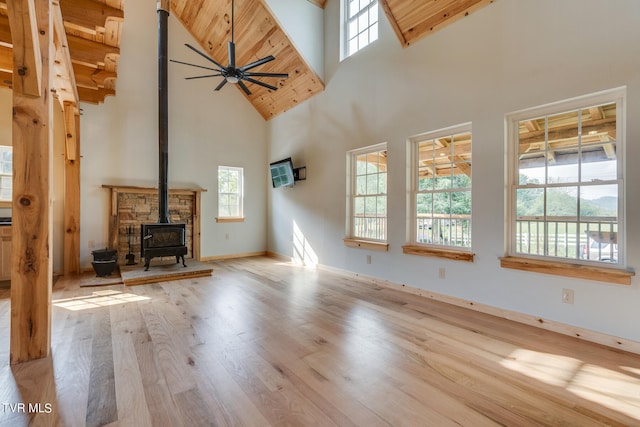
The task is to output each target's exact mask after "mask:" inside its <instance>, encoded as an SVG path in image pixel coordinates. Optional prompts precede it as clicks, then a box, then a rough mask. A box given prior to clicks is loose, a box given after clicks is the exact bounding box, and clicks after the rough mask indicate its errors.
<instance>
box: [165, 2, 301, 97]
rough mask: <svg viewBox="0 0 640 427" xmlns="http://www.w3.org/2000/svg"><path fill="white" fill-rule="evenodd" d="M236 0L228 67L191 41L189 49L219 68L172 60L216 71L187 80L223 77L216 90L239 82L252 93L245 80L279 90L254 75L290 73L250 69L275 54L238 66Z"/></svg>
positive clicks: (268, 60)
mask: <svg viewBox="0 0 640 427" xmlns="http://www.w3.org/2000/svg"><path fill="white" fill-rule="evenodd" d="M234 30H235V28H234V0H231V41H229V42H228V52H229V65H227V66H226V67H225V66H223V65H221V64H220V63H219V62H217V61H216V60H215V59H213V58H211V57H210V56H209V55H207V54H206V53H204V52H201V51H200V50H198V49H196V48H195V47H193V46H191V45H190V44H189V43H185V46H187V47H188V48H189V49H191V50H192V51H194V52H195V53H197V54H198V55H200V56H202V57H203V58H205V59H206V60H208V61H210V62H213V63H214V64H215V65H216V67H218V68H211V67H205V66H202V65H196V64H190V63H188V62H182V61H176V60H173V59H171V62H176V63H178V64H183V65H189V66H191V67H197V68H204V69H205V70H212V71H216V73H215V74H207V75H204V76H195V77H186V79H185V80H192V79H204V78H208V77H223V79H222V81H221V82H220V84H219V85H218V86H217V87H216V88H215V90H220V89H222V87H223V86H224V85H226V84H227V83H233V84H237V85H238V86H240V88H241V89H242V90H243V91H244V93H246V94H247V95H251V91H250V90H249V88H248V87H247V85H246V84H244V81H247V82H250V83H254V84H257V85H259V86H262V87H266V88H267V89H271V90H278V88H277V87H275V86H273V85H270V84H267V83H264V82H261V81H259V80H256V79H255V78H254V77H276V78H283V79H284V78H287V77H289V74H287V73H261V72H254V71H249V70H252V69H254V68H256V67H259V66H260V65H262V64H266V63H267V62H270V61H273V60H274V59H276V58H275V57H274V56H273V55H269V56H266V57H264V58H262V59H258V60H257V61H254V62H252V63H250V64H247V65H245V66H243V67H238V66H236V45H235V43H234Z"/></svg>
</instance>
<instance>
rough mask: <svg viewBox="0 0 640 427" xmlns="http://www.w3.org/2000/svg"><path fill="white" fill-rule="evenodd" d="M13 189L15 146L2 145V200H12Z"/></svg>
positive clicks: (0, 158)
mask: <svg viewBox="0 0 640 427" xmlns="http://www.w3.org/2000/svg"><path fill="white" fill-rule="evenodd" d="M12 189H13V147H10V146H6V145H0V202H11V199H12Z"/></svg>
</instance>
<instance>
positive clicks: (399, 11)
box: [0, 0, 493, 119]
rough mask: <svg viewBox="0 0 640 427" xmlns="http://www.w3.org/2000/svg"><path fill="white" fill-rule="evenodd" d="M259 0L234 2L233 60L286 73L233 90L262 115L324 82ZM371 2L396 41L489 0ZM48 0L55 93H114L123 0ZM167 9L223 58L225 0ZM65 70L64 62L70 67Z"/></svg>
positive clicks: (177, 2)
mask: <svg viewBox="0 0 640 427" xmlns="http://www.w3.org/2000/svg"><path fill="white" fill-rule="evenodd" d="M7 1H12V0H0V86H4V87H9V88H11V87H12V85H13V82H12V77H13V76H12V70H13V55H12V41H11V31H10V27H9V18H8V16H7ZM266 1H267V0H236V1H235V7H236V11H235V24H236V25H235V43H236V57H237V63H238V64H248V63H250V62H253V61H256V60H258V59H260V58H263V57H265V56H268V55H273V56H275V58H276V60H274V61H271V62H269V63H267V64H264V65H262V66H260V67H259V68H257V69H256V70H255V71H261V72H271V73H288V74H289V78H287V79H277V80H275V81H274V79H271V78H269V79H264V81H265V82H267V83H270V84H273V85H274V86H277V87H278V90H277V91H272V90H269V89H267V88H264V87H261V86H257V85H255V84H249V88H250V90H251V92H252V94H251V95H248V96H247V95H245V94H244V92H242V91H240V93H242V94H243V95H244V96H246V97H247V99H248V100H249V101H250V102H251V103H252V104H253V106H254V108H255V109H256V110H257V111H258V112H259V113H260V115H262V117H264V118H265V119H270V118H272V117H275V116H276V115H278V114H280V113H282V112H284V111H287V110H289V109H291V108H293V107H295V106H296V105H298V104H300V103H302V102H304V101H305V100H307V99H309V98H310V97H312V96H314V95H315V94H317V93H319V92H321V91H323V90H324V84H323V82H322V81H321V80H320V78H319V77H318V75H317V74H316V73H315V72H314V71H313V70H312V69H311V67H310V66H309V65H308V64H307V63H306V61H305V60H304V58H303V57H302V56H301V55H300V53H299V52H298V51H297V50H296V49H295V47H294V46H293V44H292V42H291V40H290V39H289V37H288V36H287V34H286V33H285V31H284V29H283V28H282V26H281V25H280V24H279V22H278V21H277V19H276V17H275V16H274V15H273V13H272V12H271V10H270V9H269V7H268V6H267V3H266ZM298 1H302V0H298ZM307 1H309V2H310V3H312V4H314V5H316V6H318V7H321V8H324V7H325V5H326V0H307ZM379 1H380V6H381V8H382V9H383V10H384V11H385V14H386V16H387V17H388V19H389V21H390V23H391V26H392V27H393V29H394V31H395V32H396V35H397V36H398V38H399V39H400V42H401V43H402V45H403V46H409V45H410V44H412V43H414V42H415V41H417V40H418V39H420V38H422V37H424V36H426V35H428V34H430V33H432V32H433V31H436V30H437V29H440V28H443V27H444V26H446V25H448V24H450V23H451V22H454V21H456V20H457V19H459V18H461V17H464V16H467V15H469V14H470V13H472V12H473V11H475V10H478V9H479V8H481V7H483V6H486V5H488V4H490V3H492V2H493V0H432V1H428V2H416V1H413V0H379ZM53 5H54V10H56V14H59V15H60V17H61V18H59V21H60V22H61V23H62V24H61V25H58V26H57V27H56V33H57V36H58V37H57V38H56V40H57V43H56V61H55V62H56V72H55V77H54V88H55V89H56V91H57V93H58V96H60V97H61V98H63V99H66V98H69V100H72V99H73V97H74V96H75V98H76V99H77V101H83V102H89V103H100V102H103V101H104V98H105V96H107V95H115V90H116V78H117V71H118V60H119V56H120V37H121V32H122V26H123V23H124V0H53ZM171 16H172V17H175V18H176V19H178V20H179V21H180V22H181V23H182V24H183V25H184V26H185V28H186V29H187V30H188V31H189V32H190V33H191V35H192V36H193V37H194V38H195V39H196V40H197V41H198V43H199V45H200V48H201V49H202V50H203V51H205V52H207V53H208V54H209V55H210V56H211V57H212V58H213V59H215V60H216V61H218V62H220V63H223V64H226V62H227V41H228V40H229V39H230V36H231V0H171ZM54 18H55V17H54ZM54 22H55V19H54ZM134 24H135V23H132V25H134ZM172 56H175V57H174V58H172V59H176V60H183V61H185V62H191V63H196V64H201V65H208V64H207V63H206V60H204V59H203V58H200V57H198V56H197V54H195V53H194V52H192V51H190V50H188V49H187V48H186V47H185V49H184V51H183V52H179V53H175V52H174V53H172ZM198 61H203V63H200V62H198ZM172 66H180V65H178V64H172ZM65 69H72V70H73V73H70V72H69V71H66V70H65ZM214 83H215V85H217V82H212V90H213V88H214V87H215V85H214ZM74 86H76V87H77V89H76V88H75V87H74ZM225 89H227V90H228V88H225ZM238 90H239V88H238Z"/></svg>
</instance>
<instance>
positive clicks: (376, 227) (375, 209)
mask: <svg viewBox="0 0 640 427" xmlns="http://www.w3.org/2000/svg"><path fill="white" fill-rule="evenodd" d="M347 158H348V170H349V174H348V176H347V179H348V182H347V184H348V198H349V200H348V211H349V214H348V224H347V228H348V230H347V235H348V236H349V237H350V238H352V239H358V240H371V241H377V242H386V240H387V144H386V143H383V144H378V145H375V146H372V147H367V148H363V149H360V150H354V151H351V152H349V154H348V156H347ZM347 240H348V239H346V240H345V242H346V241H347Z"/></svg>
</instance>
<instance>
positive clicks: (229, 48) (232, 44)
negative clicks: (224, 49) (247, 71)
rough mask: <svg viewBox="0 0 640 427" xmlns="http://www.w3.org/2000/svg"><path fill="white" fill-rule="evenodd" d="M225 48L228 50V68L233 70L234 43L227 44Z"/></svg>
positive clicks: (234, 59)
mask: <svg viewBox="0 0 640 427" xmlns="http://www.w3.org/2000/svg"><path fill="white" fill-rule="evenodd" d="M227 46H228V50H229V67H231V68H235V67H236V45H235V43H234V42H229V43H228V45H227Z"/></svg>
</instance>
